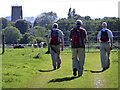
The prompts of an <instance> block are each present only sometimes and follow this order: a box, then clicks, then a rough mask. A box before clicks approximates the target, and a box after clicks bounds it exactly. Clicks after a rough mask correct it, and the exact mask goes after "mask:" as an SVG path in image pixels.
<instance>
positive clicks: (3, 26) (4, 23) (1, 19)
mask: <svg viewBox="0 0 120 90" xmlns="http://www.w3.org/2000/svg"><path fill="white" fill-rule="evenodd" d="M0 22H2V29H4V28H6V27H7V24H8V20H7V19H5V18H0Z"/></svg>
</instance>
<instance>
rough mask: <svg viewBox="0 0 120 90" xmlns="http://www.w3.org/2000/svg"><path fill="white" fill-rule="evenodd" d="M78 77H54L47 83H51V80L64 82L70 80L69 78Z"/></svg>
mask: <svg viewBox="0 0 120 90" xmlns="http://www.w3.org/2000/svg"><path fill="white" fill-rule="evenodd" d="M76 78H78V77H74V76H72V77H64V78H55V79H52V80H50V81H49V82H48V83H51V82H64V81H71V80H74V79H76Z"/></svg>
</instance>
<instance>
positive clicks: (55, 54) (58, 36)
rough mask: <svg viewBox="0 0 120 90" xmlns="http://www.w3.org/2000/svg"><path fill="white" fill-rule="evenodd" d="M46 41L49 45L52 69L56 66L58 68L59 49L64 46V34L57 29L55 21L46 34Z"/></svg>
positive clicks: (59, 61) (59, 63) (59, 62)
mask: <svg viewBox="0 0 120 90" xmlns="http://www.w3.org/2000/svg"><path fill="white" fill-rule="evenodd" d="M48 43H49V45H50V53H51V58H52V65H53V70H56V68H57V69H58V68H60V66H61V58H60V49H61V50H62V51H63V47H64V35H63V32H62V31H61V30H60V29H58V24H57V23H54V24H53V28H52V30H51V31H50V33H49V34H48Z"/></svg>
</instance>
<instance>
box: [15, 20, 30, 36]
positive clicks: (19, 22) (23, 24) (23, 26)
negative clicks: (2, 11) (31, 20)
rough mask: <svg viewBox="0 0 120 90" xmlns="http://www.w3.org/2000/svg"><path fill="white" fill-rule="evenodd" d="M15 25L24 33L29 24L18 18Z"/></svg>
mask: <svg viewBox="0 0 120 90" xmlns="http://www.w3.org/2000/svg"><path fill="white" fill-rule="evenodd" d="M15 27H16V28H18V29H19V30H20V33H21V34H24V33H25V32H26V31H27V30H28V28H29V25H28V22H27V21H26V20H23V19H18V20H17V21H16V22H15Z"/></svg>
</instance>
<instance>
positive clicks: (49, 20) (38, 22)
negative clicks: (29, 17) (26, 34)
mask: <svg viewBox="0 0 120 90" xmlns="http://www.w3.org/2000/svg"><path fill="white" fill-rule="evenodd" d="M56 20H57V14H56V13H54V12H48V13H46V12H44V13H42V14H41V15H39V16H38V17H37V18H36V19H35V22H34V26H42V27H45V26H46V25H49V24H53V23H54V22H55V21H56Z"/></svg>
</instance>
